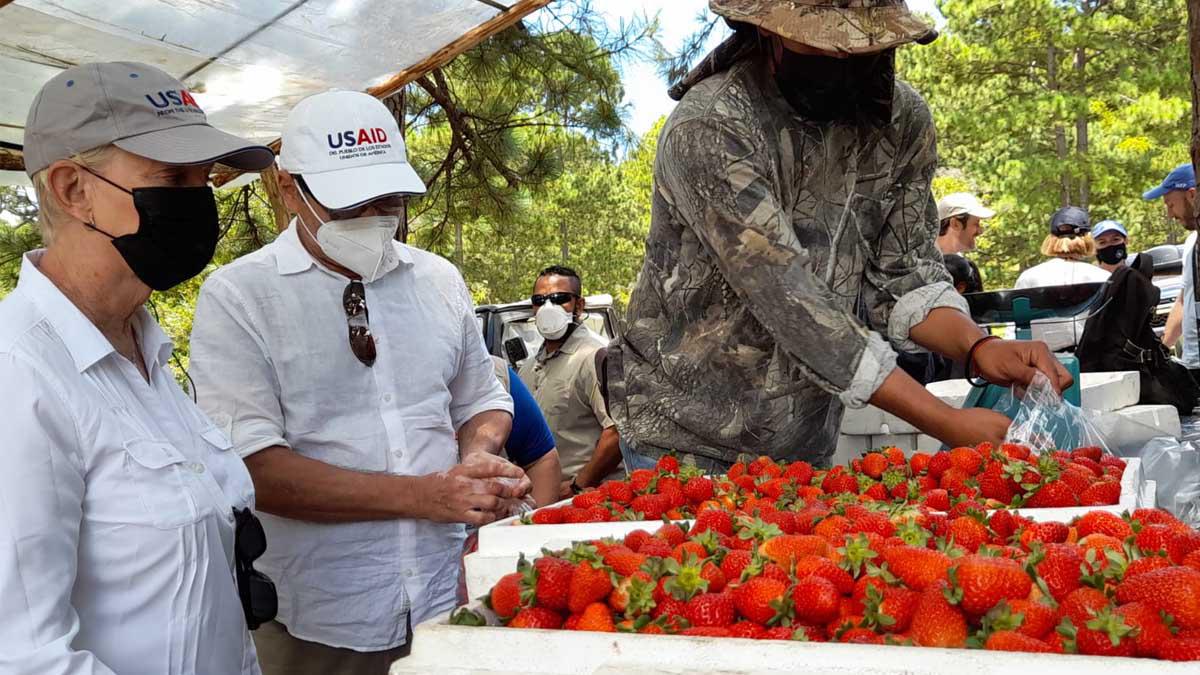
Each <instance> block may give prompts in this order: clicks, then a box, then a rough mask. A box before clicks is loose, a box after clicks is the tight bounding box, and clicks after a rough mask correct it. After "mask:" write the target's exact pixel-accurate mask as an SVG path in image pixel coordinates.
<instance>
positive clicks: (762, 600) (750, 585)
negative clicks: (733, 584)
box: [733, 577, 787, 624]
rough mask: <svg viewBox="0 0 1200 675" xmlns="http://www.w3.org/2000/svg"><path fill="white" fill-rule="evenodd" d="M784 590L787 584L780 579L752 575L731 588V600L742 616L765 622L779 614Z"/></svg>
mask: <svg viewBox="0 0 1200 675" xmlns="http://www.w3.org/2000/svg"><path fill="white" fill-rule="evenodd" d="M786 591H787V584H785V583H783V582H782V581H778V580H775V579H768V578H766V577H754V578H752V579H749V580H747V581H746V582H744V583H742V584H741V585H739V586H738V587H737V588H735V589H734V590H733V601H734V603H735V604H736V606H737V610H738V612H739V613H741V615H742V616H743V617H745V618H747V619H749V620H751V621H755V622H757V623H761V624H766V623H768V622H770V621H772V620H773V619H775V618H776V616H778V615H779V612H780V606H779V605H780V601H782V600H783V597H784V594H785V593H786Z"/></svg>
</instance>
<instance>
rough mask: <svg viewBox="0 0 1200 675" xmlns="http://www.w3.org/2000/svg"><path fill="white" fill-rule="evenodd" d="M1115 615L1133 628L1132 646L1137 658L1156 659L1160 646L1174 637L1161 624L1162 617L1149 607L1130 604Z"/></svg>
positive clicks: (1136, 603) (1122, 606)
mask: <svg viewBox="0 0 1200 675" xmlns="http://www.w3.org/2000/svg"><path fill="white" fill-rule="evenodd" d="M1116 613H1117V614H1118V615H1120V616H1121V618H1123V619H1124V620H1125V623H1126V625H1128V626H1129V627H1130V628H1133V629H1134V631H1133V633H1132V635H1133V645H1134V650H1135V651H1136V653H1137V655H1138V656H1143V657H1148V658H1156V657H1158V652H1159V650H1160V649H1162V646H1163V645H1164V644H1165V643H1167V642H1169V641H1170V640H1172V639H1173V638H1174V637H1175V636H1174V635H1172V634H1171V629H1170V628H1168V627H1167V624H1165V623H1163V620H1162V616H1160V615H1159V613H1158V612H1157V611H1155V610H1154V609H1153V608H1151V607H1150V606H1149V605H1145V604H1143V603H1140V602H1130V603H1127V604H1124V605H1121V606H1120V607H1118V608H1117V610H1116Z"/></svg>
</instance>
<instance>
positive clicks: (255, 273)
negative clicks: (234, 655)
mask: <svg viewBox="0 0 1200 675" xmlns="http://www.w3.org/2000/svg"><path fill="white" fill-rule="evenodd" d="M395 246H396V249H397V258H398V260H399V262H398V266H397V267H395V268H394V269H392V270H391V271H390V272H388V273H387V274H385V275H383V276H382V277H381V278H380V279H378V280H376V281H374V282H371V283H367V284H365V285H364V287H365V289H366V302H367V308H368V312H369V318H370V327H371V334H372V335H373V336H374V338H375V344H376V352H377V354H378V355H377V358H376V360H375V364H374V366H365V365H363V364H362V363H360V362H359V360H358V359H357V358H355V356H354V354H353V352H352V351H351V350H350V343H349V337H348V329H347V324H346V314H345V310H344V309H343V307H342V293H343V291H344V290H345V288H346V286H347V284H348V283H349V280H348V279H347V278H346V277H344V276H341V275H339V274H336V273H334V272H331V271H329V270H328V269H326V268H325V267H324V266H322V265H319V264H316V263H315V262H314V261H313V259H312V257H311V256H310V255H309V254H308V252H307V251H305V250H304V248H303V246H302V245H301V244H300V240H299V238H298V236H297V233H296V225H295V224H293V225H292V226H291V227H289V228H288V229H287V230H285V231H284V233H283V234H281V235H280V236H279V238H278V239H277V240H276V241H274V242H272V243H271V244H269V245H267V246H265V247H263V248H262V249H260V250H258V251H256V252H254V253H251V254H250V255H247V256H245V257H243V258H241V259H239V260H237V261H235V262H233V263H232V264H229V265H226V266H225V267H223V268H221V269H220V270H218V271H217V272H215V273H214V274H213V275H212V276H211V277H209V279H208V280H207V281H206V282H205V284H204V287H203V288H202V289H201V291H200V299H199V301H198V302H197V305H196V316H195V319H194V321H193V324H192V342H191V359H192V361H191V373H192V377H193V378H194V379H195V382H196V388H197V392H198V394H199V399H200V405H201V407H202V408H204V410H205V411H206V412H208V414H209V415H211V416H212V418H213V420H214V421H216V422H217V424H218V425H224V426H225V427H226V428H227V429H229V430H230V435H231V436H232V438H233V442H234V445H235V447H236V448H237V451H238V452H239V453H241V454H242V455H243V456H247V455H250V454H252V453H254V452H257V451H259V450H262V449H264V448H268V447H271V446H276V445H278V446H286V447H288V448H291V449H292V450H294V451H295V452H298V453H300V454H302V455H304V456H306V457H310V458H313V459H317V460H320V461H322V462H325V463H327V464H332V465H335V466H338V467H343V468H347V469H354V470H358V471H367V472H387V473H392V474H398V475H410V476H419V475H425V474H429V473H433V472H438V471H445V470H447V469H449V468H451V467H452V466H453V465H454V464H456V463H457V462H458V459H459V451H458V443H457V441H456V438H455V432H456V430H457V429H458V428H459V427H461V426H462V425H463V424H464V423H466V422H467V420H469V419H471V418H472V417H474V416H475V415H477V414H479V413H482V412H485V411H488V410H504V411H507V412H509V413H511V412H512V399H510V398H509V397H508V394H506V393H505V391H504V389H503V388H502V387H501V386H500V382H499V381H498V380H497V379H496V376H495V374H494V373H493V372H492V362H491V360H490V359H489V358H488V355H487V353H486V351H485V349H484V346H483V338H482V335H481V334H480V331H479V329H478V324H477V323H476V319H475V313H474V306H473V304H472V301H471V297H470V294H469V293H468V291H467V287H466V284H465V283H464V282H463V280H462V277H461V276H460V275H459V273H458V271H457V270H456V269H455V268H454V266H453V265H451V264H450V263H449V262H447V261H446V260H444V259H442V258H440V257H438V256H436V255H433V254H431V253H427V252H425V251H421V250H419V249H415V248H411V247H408V246H405V245H403V244H400V243H396V244H395ZM261 517H262V520H263V526H264V527H265V528H266V532H267V552H266V555H264V556H263V558H262V559H261V560H260V564H259V567H260V568H261V569H262V570H263V571H265V572H266V573H267V574H268V575H270V576H271V577H272V579H274V581H275V584H276V587H277V589H278V591H279V621H280V622H281V623H283V624H284V625H285V626H287V628H288V632H290V633H291V634H292V635H294V636H296V637H298V638H301V639H304V640H309V641H312V642H319V643H322V644H326V645H330V646H334V647H342V648H349V649H355V650H358V651H381V650H384V649H390V648H392V647H396V646H398V645H401V644H404V641H405V638H406V633H405V615H406V614H407V613H408V611H409V609H410V608H411V611H412V623H413V624H414V625H415V624H417V623H420V622H421V621H424V620H426V619H428V618H430V617H433V616H435V615H437V614H438V613H441V612H444V611H447V610H449V609H451V608H452V607H453V605H454V599H455V589H456V584H457V580H458V558H459V556H460V555H461V553H462V541H463V537H464V535H463V526H462V525H455V524H444V523H433V522H429V521H420V520H384V521H367V522H352V523H336V524H315V523H309V522H302V521H298V520H291V519H287V518H280V517H273V516H270V515H267V514H262V516H261Z"/></svg>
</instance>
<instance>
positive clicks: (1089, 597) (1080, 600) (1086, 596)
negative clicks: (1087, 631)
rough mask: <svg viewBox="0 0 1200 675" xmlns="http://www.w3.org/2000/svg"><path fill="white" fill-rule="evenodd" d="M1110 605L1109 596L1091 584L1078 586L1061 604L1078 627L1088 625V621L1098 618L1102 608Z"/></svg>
mask: <svg viewBox="0 0 1200 675" xmlns="http://www.w3.org/2000/svg"><path fill="white" fill-rule="evenodd" d="M1106 607H1108V596H1106V595H1104V593H1103V592H1101V591H1098V590H1096V589H1094V588H1091V587H1090V586H1084V587H1082V588H1076V589H1075V590H1073V591H1071V593H1070V594H1069V595H1067V597H1066V598H1065V599H1064V600H1063V601H1062V604H1061V605H1060V606H1059V611H1061V612H1062V613H1063V614H1064V615H1065V616H1066V617H1067V618H1069V619H1071V623H1072V624H1074V625H1075V627H1076V628H1079V627H1080V626H1086V625H1087V622H1089V621H1091V620H1092V619H1094V618H1096V615H1097V614H1099V613H1100V611H1101V610H1103V609H1104V608H1106Z"/></svg>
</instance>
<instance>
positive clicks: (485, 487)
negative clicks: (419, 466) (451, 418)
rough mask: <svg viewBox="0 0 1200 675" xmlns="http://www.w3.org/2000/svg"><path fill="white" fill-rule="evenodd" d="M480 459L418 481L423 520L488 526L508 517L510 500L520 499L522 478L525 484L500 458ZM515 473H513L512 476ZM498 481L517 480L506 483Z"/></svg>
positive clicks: (522, 474)
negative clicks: (513, 482)
mask: <svg viewBox="0 0 1200 675" xmlns="http://www.w3.org/2000/svg"><path fill="white" fill-rule="evenodd" d="M488 457H490V458H491V459H490V460H489V459H486V458H479V459H472V458H471V457H468V460H467V461H466V462H464V463H462V464H456V465H455V466H454V467H452V468H451V469H450V470H449V471H443V472H439V473H433V474H429V475H427V476H424V478H423V480H422V482H421V491H422V495H421V502H420V503H421V504H423V505H424V508H425V512H424V514H423V515H424V517H425V519H426V520H432V521H436V522H439V523H466V524H468V525H487V524H488V523H491V522H493V521H495V520H498V519H500V518H504V517H505V516H506V515H507V514H508V510H509V500H511V499H520V498H522V497H524V496H525V493H527V492H528V488H525V490H524V492H521V489H520V484H521V479H524V482H525V483H528V481H529V479H528V478H525V472H524V471H521V469H520V467H518V466H516V465H513V464H511V463H509V462H506V461H505V460H503V459H500V458H499V457H495V456H491V455H489V456H488ZM493 460H494V461H493ZM514 471H515V473H514ZM500 478H505V479H511V480H513V481H516V483H515V484H514V485H510V484H507V483H506V481H501V480H499V479H500Z"/></svg>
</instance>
